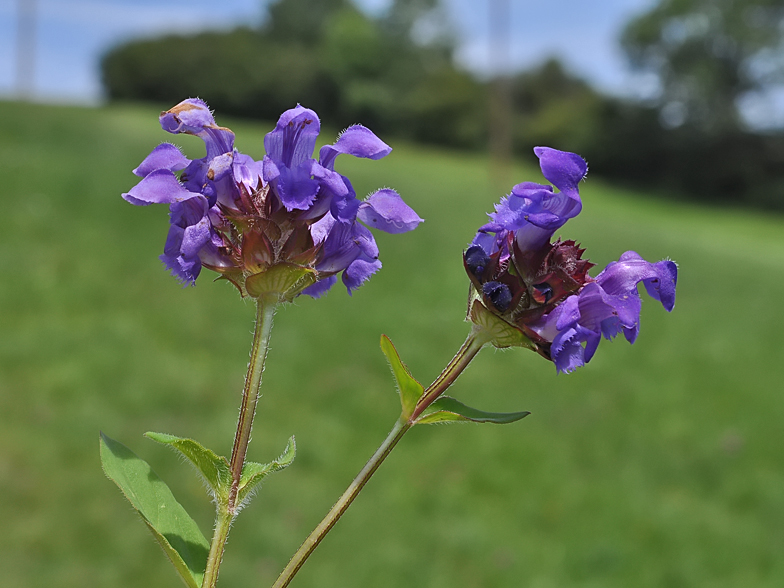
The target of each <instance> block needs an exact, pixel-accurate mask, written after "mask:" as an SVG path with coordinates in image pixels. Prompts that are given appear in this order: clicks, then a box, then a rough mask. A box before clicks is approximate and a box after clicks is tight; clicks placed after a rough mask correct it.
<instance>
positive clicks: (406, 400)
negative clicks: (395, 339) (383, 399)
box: [381, 335, 425, 419]
mask: <svg viewBox="0 0 784 588" xmlns="http://www.w3.org/2000/svg"><path fill="white" fill-rule="evenodd" d="M381 351H383V352H384V355H386V356H387V361H388V362H389V367H390V368H392V375H394V376H395V381H396V382H397V390H398V392H399V393H400V404H401V405H402V407H403V418H404V419H407V418H408V417H410V416H411V415H412V414H413V412H414V408H415V407H416V404H417V402H419V399H420V398H421V397H422V393H423V392H424V390H425V389H424V387H423V386H422V384H420V383H419V382H417V381H416V380H415V379H414V377H413V376H412V375H411V372H409V371H408V368H407V367H406V366H405V364H404V363H403V362H402V361H401V360H400V356H399V355H398V353H397V349H395V346H394V345H393V344H392V341H390V339H389V337H387V336H386V335H381Z"/></svg>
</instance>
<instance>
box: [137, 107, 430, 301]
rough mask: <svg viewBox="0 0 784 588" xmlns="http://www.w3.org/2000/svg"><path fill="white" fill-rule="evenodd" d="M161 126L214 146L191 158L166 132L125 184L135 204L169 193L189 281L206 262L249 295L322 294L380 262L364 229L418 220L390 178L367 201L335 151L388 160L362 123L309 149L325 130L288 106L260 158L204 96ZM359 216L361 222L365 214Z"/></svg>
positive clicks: (172, 254) (170, 255) (399, 227)
mask: <svg viewBox="0 0 784 588" xmlns="http://www.w3.org/2000/svg"><path fill="white" fill-rule="evenodd" d="M160 122H161V126H162V127H163V129H164V130H166V131H168V132H170V133H173V134H179V133H184V134H188V135H195V136H197V137H199V138H201V139H202V140H203V141H204V144H205V147H206V151H207V153H206V156H205V157H203V158H201V159H196V160H190V159H188V158H186V157H185V156H184V155H183V153H182V152H181V151H180V150H179V149H178V148H177V147H175V146H174V145H171V144H169V143H163V144H161V145H159V146H158V147H156V148H155V149H154V150H153V151H152V153H150V155H149V156H147V158H146V159H145V160H144V161H143V162H142V163H141V164H140V165H139V167H138V168H136V169H135V170H134V173H135V174H136V175H137V176H140V177H141V178H142V180H141V181H140V182H139V183H138V184H137V185H136V186H134V187H133V188H132V189H131V190H129V191H128V193H126V194H123V198H125V199H126V200H127V201H128V202H130V203H131V204H136V205H147V204H168V205H169V216H170V220H171V225H170V228H169V234H168V237H167V239H166V244H165V246H164V252H163V255H162V256H161V260H162V261H163V263H164V264H165V265H166V267H167V268H169V270H170V271H171V272H172V274H173V275H174V276H175V277H176V278H178V279H179V280H180V281H182V282H183V283H185V284H193V283H194V282H195V280H196V278H197V277H198V275H199V273H200V271H201V268H202V267H206V268H208V269H211V270H213V271H216V272H218V273H219V274H221V276H222V277H224V278H226V279H228V280H230V281H231V282H232V283H233V284H234V285H235V286H237V288H238V289H239V290H240V292H241V293H242V295H243V296H253V297H257V296H262V295H265V294H276V295H278V296H279V297H280V299H282V300H291V299H292V298H294V297H295V296H297V295H299V294H301V293H302V294H308V295H310V296H314V297H318V296H321V295H322V294H324V293H325V292H326V291H327V290H329V289H330V288H331V287H332V286H333V285H334V284H335V282H336V281H337V275H338V274H340V273H341V272H342V279H343V283H344V284H345V286H346V287H347V289H348V292H349V294H351V292H352V291H353V290H355V289H356V288H358V287H359V286H360V285H361V284H362V283H363V282H365V281H366V280H367V279H368V278H369V277H370V276H371V275H372V274H373V273H375V272H376V271H377V270H378V269H379V268H380V267H381V262H380V261H379V259H378V247H377V246H376V242H375V239H374V238H373V234H372V233H371V232H370V231H369V230H368V229H367V227H366V226H365V225H367V226H369V227H371V228H377V229H380V230H382V231H385V232H388V233H402V232H406V231H410V230H413V229H414V228H416V227H417V225H419V223H420V222H422V219H421V218H419V216H418V215H417V214H416V213H415V212H414V211H413V210H412V209H411V208H410V207H409V206H408V205H407V204H406V203H405V202H403V200H402V199H401V198H400V196H399V195H398V193H397V192H395V191H394V190H391V189H382V190H378V191H376V192H374V193H373V194H371V195H370V196H368V197H367V198H366V199H365V200H359V199H358V198H357V195H356V193H355V192H354V189H353V187H352V185H351V182H350V181H349V179H348V178H347V177H345V176H343V175H341V174H340V173H338V172H337V171H335V169H334V166H335V159H336V158H337V156H338V155H340V154H349V155H353V156H355V157H363V158H367V159H380V158H382V157H384V156H386V155H388V154H389V152H390V151H391V150H392V149H391V148H390V147H389V146H388V145H386V144H385V143H384V142H383V141H381V140H380V139H379V138H378V137H377V136H376V135H375V134H373V132H372V131H370V130H369V129H367V128H365V127H363V126H361V125H354V126H352V127H349V128H348V129H346V130H345V131H344V132H343V133H342V134H341V135H340V136H339V137H338V140H337V141H336V142H335V143H334V144H332V145H325V146H324V147H322V148H321V151H320V153H319V158H318V160H316V159H313V158H312V154H313V149H314V147H315V144H316V138H317V137H318V134H319V131H320V122H319V118H318V116H317V115H316V113H315V112H313V111H312V110H309V109H307V108H303V107H302V106H297V107H296V108H293V109H291V110H287V111H286V112H284V113H283V115H281V117H280V119H279V120H278V123H277V125H276V127H275V129H274V130H273V131H271V132H270V133H268V134H267V136H266V137H265V139H264V147H265V149H266V152H267V154H266V155H265V156H264V159H263V160H262V161H254V160H253V159H252V158H251V157H249V156H247V155H244V154H242V153H240V152H239V151H237V150H236V149H235V148H234V133H233V132H232V131H231V130H229V129H227V128H224V127H220V126H218V125H217V124H216V123H215V119H214V118H213V116H212V113H211V112H210V110H209V108H208V107H207V105H206V104H205V103H204V102H203V101H202V100H199V99H193V98H192V99H188V100H185V101H183V102H181V103H180V104H178V105H177V106H175V107H174V108H172V109H171V110H167V111H165V112H163V113H161V116H160ZM359 221H361V222H362V223H364V225H363V224H361V223H360V222H359Z"/></svg>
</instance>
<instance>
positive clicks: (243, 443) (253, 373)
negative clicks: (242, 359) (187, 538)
mask: <svg viewBox="0 0 784 588" xmlns="http://www.w3.org/2000/svg"><path fill="white" fill-rule="evenodd" d="M276 305H277V299H276V298H272V297H270V298H264V297H261V298H258V299H257V300H256V327H255V329H254V332H253V346H252V347H251V351H250V362H249V363H248V373H247V374H246V376H245V387H244V389H243V391H242V404H241V405H240V417H239V420H238V422H237V432H236V434H235V435H234V447H233V448H232V451H231V461H230V463H229V470H230V472H231V489H230V491H229V498H228V503H227V504H218V505H217V513H216V518H215V531H214V533H213V535H212V543H211V544H210V553H209V555H208V556H207V569H206V570H205V572H204V581H203V582H202V588H214V587H215V583H216V582H217V581H218V571H219V568H220V564H221V560H222V559H223V550H224V548H225V546H226V540H227V539H228V537H229V529H230V528H231V523H232V521H233V520H234V517H235V516H236V514H237V492H238V490H239V485H240V476H241V475H242V468H243V466H244V465H245V455H246V454H247V452H248V444H249V443H250V435H251V430H252V429H253V417H254V416H255V414H256V404H257V403H258V400H259V388H260V387H261V375H262V373H263V372H264V363H265V361H266V360H267V351H268V350H269V339H270V333H271V331H272V317H273V315H274V314H275V307H276Z"/></svg>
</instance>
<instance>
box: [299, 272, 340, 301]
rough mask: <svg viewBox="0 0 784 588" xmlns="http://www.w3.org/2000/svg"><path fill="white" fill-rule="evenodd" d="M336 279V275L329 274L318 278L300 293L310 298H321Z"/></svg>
mask: <svg viewBox="0 0 784 588" xmlns="http://www.w3.org/2000/svg"><path fill="white" fill-rule="evenodd" d="M337 281H338V277H337V276H336V275H334V274H333V275H331V276H329V277H328V278H324V279H323V280H319V281H318V282H316V283H315V284H313V285H312V286H308V287H307V288H305V289H304V290H303V291H302V293H303V294H306V295H308V296H311V297H312V298H321V297H322V296H323V295H324V294H326V293H327V291H328V290H329V289H330V288H332V286H334V285H335V283H336V282H337Z"/></svg>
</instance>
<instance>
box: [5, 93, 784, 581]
mask: <svg viewBox="0 0 784 588" xmlns="http://www.w3.org/2000/svg"><path fill="white" fill-rule="evenodd" d="M156 115H157V112H156V111H155V110H154V109H152V108H149V107H140V106H118V107H111V108H102V109H83V108H68V107H53V106H43V105H29V104H17V103H9V102H0V161H2V167H1V168H0V169H2V183H1V184H0V193H2V201H3V204H4V206H5V209H4V210H5V212H4V222H3V230H2V232H1V233H0V264H1V265H0V268H1V271H2V274H3V281H2V286H1V287H0V309H1V310H0V333H1V334H2V337H1V338H0V350H1V351H0V530H1V531H2V532H0V584H2V586H4V587H8V588H17V587H19V588H22V587H24V588H44V587H47V588H48V587H79V588H92V587H102V588H103V587H107V586H111V587H114V586H117V587H123V588H125V587H128V588H132V587H144V588H155V587H164V586H166V587H168V586H175V585H178V582H179V580H178V579H177V577H176V575H175V573H174V571H173V570H172V569H170V565H169V563H168V562H167V561H166V560H165V558H164V556H163V555H162V554H161V553H160V550H159V548H158V547H157V545H156V544H155V543H154V541H153V539H152V538H151V537H150V536H149V535H148V532H147V530H146V529H145V528H144V525H143V524H142V523H141V522H140V521H139V520H138V519H137V517H136V515H135V514H134V513H133V511H132V509H131V508H130V507H129V505H127V504H126V503H125V501H124V499H123V497H122V496H121V494H120V492H119V491H118V490H117V488H116V487H115V486H114V485H113V484H112V483H111V482H110V481H109V480H108V479H106V478H105V477H104V476H103V474H102V472H101V468H100V464H99V460H98V431H99V430H103V431H105V432H106V433H107V434H108V435H110V436H112V437H114V438H116V439H119V440H121V441H122V442H123V443H125V444H126V445H128V446H129V447H131V448H132V449H133V450H134V451H135V452H137V453H138V454H140V455H141V456H142V457H144V458H145V459H147V460H148V461H149V462H150V463H151V464H152V465H153V467H154V468H155V469H156V471H157V472H158V473H159V474H160V475H161V476H162V477H163V478H164V480H166V481H167V482H168V483H169V484H170V486H171V487H172V489H173V491H174V493H175V495H176V496H177V497H178V498H179V500H180V501H181V502H182V503H183V504H184V505H185V506H186V508H188V510H189V511H190V512H191V513H192V514H193V516H194V517H195V518H196V520H197V521H198V522H199V523H200V524H201V526H202V529H203V531H204V532H205V534H206V535H207V536H209V534H210V529H211V525H212V507H211V505H210V504H209V502H208V501H207V498H206V493H205V492H204V491H203V488H202V486H201V483H200V482H199V481H198V480H197V478H196V475H195V474H194V473H193V472H191V471H189V468H188V466H186V465H184V464H182V463H180V462H179V460H178V459H177V457H176V456H175V455H174V454H172V453H170V452H168V451H167V450H166V449H165V448H163V447H161V446H159V445H156V444H154V443H152V442H150V441H148V440H146V439H144V438H143V437H142V433H144V432H145V431H148V430H155V431H165V432H169V433H173V434H177V435H182V436H191V437H195V438H197V439H199V440H200V441H201V442H203V443H204V444H206V445H208V446H210V447H212V448H213V449H215V450H216V451H218V452H221V453H224V454H225V453H228V452H229V451H230V446H231V441H232V436H233V430H234V425H235V419H236V416H237V407H238V405H239V397H240V391H241V386H242V380H243V376H244V370H245V365H246V362H247V357H248V346H249V344H250V332H251V328H252V319H253V307H252V305H251V304H250V303H245V302H243V301H241V300H240V299H239V297H238V296H237V295H236V293H235V291H234V290H233V289H232V288H231V287H230V286H229V285H227V284H225V283H216V284H213V283H211V282H210V278H211V276H210V272H207V271H205V273H204V275H203V277H202V278H200V280H199V284H198V285H197V286H196V287H195V288H187V289H182V288H181V287H180V286H179V285H178V284H177V283H176V281H175V280H174V279H173V278H171V277H170V276H169V275H168V274H167V273H166V272H165V271H164V269H163V267H162V266H161V264H160V263H159V262H158V261H157V256H158V255H159V253H160V252H161V250H162V247H163V241H164V239H165V234H166V230H167V225H168V219H167V211H166V209H165V207H162V206H157V207H156V206H152V207H148V208H135V207H132V206H130V205H129V204H127V203H126V202H124V201H123V200H122V199H121V198H120V193H121V192H123V191H127V189H128V188H130V187H131V186H132V185H133V184H134V182H135V177H134V176H133V175H131V173H130V170H131V169H132V168H134V167H135V166H136V165H137V164H138V163H139V162H140V161H141V160H142V159H143V158H144V157H145V156H146V155H147V153H148V152H149V151H150V150H151V149H152V147H154V146H155V145H156V144H158V143H159V142H161V141H164V140H169V139H170V136H168V135H166V134H165V133H164V132H163V131H161V130H160V129H159V127H158V124H157V117H156ZM218 122H219V123H221V124H226V125H228V126H231V127H232V128H233V129H234V130H235V132H236V133H237V137H238V140H237V144H238V148H239V149H240V150H242V151H244V152H247V153H249V154H251V155H253V156H254V157H256V158H257V159H258V158H260V157H261V155H262V153H263V136H264V133H265V132H266V131H268V130H269V129H270V126H269V125H259V124H250V123H246V122H241V121H232V120H226V119H224V118H221V117H220V113H218ZM332 138H333V135H332V134H331V133H325V134H324V136H323V139H324V140H325V141H331V140H332ZM177 142H178V144H181V145H182V146H183V147H185V148H186V150H187V151H188V152H189V153H191V154H192V155H194V156H201V155H200V149H202V146H201V144H200V141H199V140H198V139H195V138H192V137H178V138H177ZM393 147H395V151H393V153H392V154H391V155H390V156H389V157H387V158H386V159H384V160H382V161H379V162H371V161H365V160H355V159H353V158H350V157H346V156H344V157H342V158H341V159H340V160H339V161H338V168H339V169H340V171H342V172H343V173H345V174H347V175H349V176H350V177H351V179H352V182H353V183H354V186H355V188H356V189H357V193H358V194H360V195H363V194H366V193H368V192H370V191H371V190H373V189H375V188H377V187H380V186H383V185H386V186H392V187H395V188H396V189H398V191H399V192H400V193H401V194H402V195H403V196H404V198H405V199H406V201H407V202H408V203H409V204H411V205H412V206H413V207H414V208H415V209H416V210H417V211H418V212H419V213H420V215H421V216H423V217H424V218H425V219H426V222H425V223H424V224H423V225H422V226H421V227H420V228H418V229H417V230H416V231H415V232H414V233H411V234H406V235H397V236H388V235H383V234H382V235H377V238H378V241H379V246H380V248H381V256H382V260H383V262H384V268H383V269H382V270H381V271H380V272H379V273H378V274H377V275H376V276H374V277H373V279H372V280H371V281H370V282H369V283H368V284H366V285H365V286H363V287H362V288H361V289H360V290H358V291H357V292H356V293H355V295H354V296H353V297H351V298H349V297H348V296H347V295H346V293H345V291H344V290H343V289H342V287H336V288H335V289H334V290H333V291H332V292H331V293H330V294H329V295H328V296H327V297H326V298H325V299H321V300H315V301H314V300H311V299H309V298H304V297H303V298H301V299H298V300H297V302H296V303H295V304H294V305H291V306H289V307H287V308H284V309H282V310H281V311H280V312H279V313H278V315H277V318H276V325H275V329H274V332H273V339H272V349H271V352H270V356H269V363H268V367H267V370H266V372H265V375H264V385H263V392H264V397H263V398H262V400H261V402H260V405H259V413H258V416H257V420H256V428H255V436H254V439H253V443H252V444H251V448H250V452H249V457H250V459H254V460H257V461H266V460H269V459H270V458H272V457H275V456H277V455H278V454H279V453H280V451H281V450H282V449H283V447H284V445H285V443H286V439H287V438H288V436H289V435H291V434H295V435H296V437H297V444H298V448H299V454H298V456H297V459H296V461H295V463H294V465H293V466H292V467H291V468H289V469H288V470H286V471H285V472H283V473H280V474H277V475H276V476H274V477H272V478H270V479H269V481H268V482H266V484H265V486H264V488H263V489H262V491H261V493H260V495H259V496H258V497H257V498H256V499H255V501H254V502H253V503H252V504H251V506H250V507H249V508H248V509H246V511H245V512H244V513H243V515H242V516H241V517H240V518H239V519H238V521H237V523H236V524H235V527H234V530H233V532H232V535H231V537H230V540H229V544H228V549H227V554H226V557H225V559H224V566H223V570H222V573H221V582H220V585H222V586H226V587H231V586H243V587H252V586H258V587H260V588H263V587H265V586H269V585H270V584H271V583H272V581H273V580H274V578H275V577H276V576H277V574H278V572H279V571H280V570H281V569H282V568H283V566H284V565H285V563H286V561H287V560H288V557H289V556H290V555H291V554H292V553H293V552H294V551H295V550H296V548H297V547H298V545H299V543H300V542H301V541H302V540H303V539H304V538H305V536H306V535H307V534H308V533H309V532H310V530H311V529H312V528H313V527H314V526H315V525H316V523H317V522H318V521H319V520H321V517H322V516H323V515H324V514H325V513H326V511H327V510H328V509H329V507H330V506H331V505H332V503H333V502H334V500H335V499H336V498H337V497H338V496H339V494H340V493H341V492H342V491H343V489H344V488H345V486H346V485H347V484H348V482H349V481H350V480H351V479H352V478H353V476H354V475H355V474H356V472H357V471H358V470H359V468H360V467H361V466H362V465H363V464H364V462H365V460H366V459H367V458H368V457H369V456H370V455H371V453H372V452H373V450H374V449H375V447H376V446H377V445H378V443H380V442H381V440H382V439H383V438H384V437H385V435H386V433H387V431H388V429H389V428H390V427H391V426H392V424H393V422H394V420H395V418H396V417H397V414H398V412H399V406H398V401H397V398H396V394H395V392H394V388H393V384H392V380H391V377H390V375H389V373H388V368H387V364H386V361H385V360H384V358H383V356H382V354H381V352H380V351H379V349H378V341H379V336H380V335H381V334H382V333H386V334H387V335H389V336H390V337H391V339H392V340H393V341H394V342H395V344H396V345H397V348H398V350H399V352H400V353H401V355H402V357H403V359H404V361H406V363H407V364H408V365H409V367H410V368H411V370H412V372H413V373H414V375H415V376H416V377H417V378H418V379H420V380H421V381H423V382H425V381H426V382H429V381H431V380H432V379H433V378H434V377H435V376H436V375H437V374H438V372H439V371H440V369H441V368H442V367H443V365H445V363H446V362H447V361H448V360H449V358H450V357H451V356H452V354H453V353H454V351H456V350H457V348H458V347H459V345H460V344H461V343H462V341H463V339H464V337H465V334H466V333H467V325H466V324H465V323H463V322H462V319H463V316H464V312H465V308H464V305H465V298H466V292H467V279H466V277H465V275H464V272H463V268H462V261H461V252H462V249H463V247H464V246H465V244H466V243H467V242H468V241H469V240H470V239H471V238H472V236H473V233H474V231H475V230H476V228H477V227H478V226H479V225H480V224H481V223H483V222H484V219H485V213H486V212H487V211H489V210H491V209H492V205H493V203H494V202H495V201H497V199H498V197H499V196H500V194H496V193H494V192H493V190H492V189H491V187H490V186H491V185H492V182H491V181H490V178H489V176H488V165H487V161H486V160H485V159H483V158H482V157H479V156H475V155H470V154H463V153H451V152H446V151H436V150H429V149H424V148H420V147H414V146H407V145H399V146H398V145H395V144H393ZM554 147H557V146H554ZM583 155H585V156H586V157H587V158H588V160H589V161H590V154H589V153H587V154H583ZM535 163H536V160H535V157H534V156H533V154H532V155H531V157H530V159H529V160H528V161H527V162H525V166H524V167H520V168H516V169H515V170H514V176H513V180H514V181H515V182H519V181H523V180H534V181H538V180H540V175H539V172H538V169H536V168H535V167H534V166H535ZM510 187H511V186H510ZM582 193H583V200H584V209H583V213H582V214H581V215H580V217H578V218H577V219H575V220H573V221H570V222H569V223H568V225H566V227H565V228H564V229H562V231H561V234H562V235H563V236H564V237H568V238H574V239H577V240H578V241H580V242H582V244H583V245H584V246H586V247H587V248H588V255H589V256H590V257H591V259H592V260H593V261H594V262H596V263H597V264H598V265H599V266H600V267H603V266H604V265H605V264H606V263H608V262H609V261H612V260H613V259H617V257H618V256H619V255H620V254H621V253H622V252H623V251H625V250H627V249H634V250H636V251H638V252H639V253H640V254H641V255H643V256H644V257H645V258H647V259H649V260H657V259H661V258H663V257H666V256H670V257H672V258H673V259H675V260H676V261H677V262H678V263H679V265H680V272H681V273H680V281H679V285H678V299H677V303H676V306H675V310H674V312H673V313H672V314H671V315H668V314H667V313H666V312H665V311H664V310H663V309H662V308H661V306H660V305H659V304H658V303H657V302H655V301H652V300H651V299H649V298H647V297H646V300H645V301H644V304H643V314H642V328H641V334H640V338H639V340H638V342H637V343H636V344H635V345H634V346H629V345H628V344H627V343H626V342H625V341H623V340H622V339H621V340H616V341H614V342H611V343H610V342H606V341H604V342H602V344H601V345H600V349H599V352H598V353H597V355H596V357H595V358H594V360H593V361H592V362H591V364H590V365H589V366H588V367H586V368H583V369H580V370H578V371H577V372H575V373H574V374H570V375H566V376H565V375H558V376H557V375H556V373H555V370H554V368H553V366H552V364H548V363H547V362H545V361H544V360H542V359H541V358H540V357H538V356H536V355H535V354H533V353H530V352H525V351H522V350H513V351H507V352H494V351H484V352H483V353H482V354H481V355H480V356H479V358H478V359H477V360H476V361H475V362H474V363H473V364H472V365H471V367H470V368H469V370H467V372H466V373H465V374H464V376H463V377H462V378H461V379H460V380H459V381H458V383H457V384H456V385H455V387H454V388H453V389H452V393H453V395H455V396H457V397H458V398H460V399H461V400H463V401H464V402H466V403H468V404H470V405H472V406H476V407H477V408H482V409H486V410H496V411H512V410H531V411H532V412H533V414H532V415H531V416H530V417H528V418H526V419H524V420H523V421H521V422H519V423H517V424H514V425H509V426H504V427H500V426H490V425H487V426H468V425H457V426H451V427H449V426H442V427H418V428H417V429H415V430H413V431H412V432H411V433H410V434H409V435H408V436H407V437H406V438H405V439H404V440H403V442H402V443H401V445H400V446H399V447H398V449H396V450H395V452H394V453H393V454H392V456H391V457H390V459H389V460H388V461H387V463H385V464H384V466H383V467H382V468H381V470H379V472H378V473H377V475H376V477H375V478H374V479H373V480H372V481H371V482H370V484H369V485H368V486H367V488H366V490H365V491H364V493H363V494H362V495H361V496H360V498H359V499H358V501H357V502H356V503H355V505H354V506H353V507H352V509H351V510H350V511H349V512H348V514H347V515H346V516H345V517H344V518H343V520H341V522H340V523H339V524H338V526H337V527H336V528H335V530H334V531H333V532H332V533H331V534H330V535H329V536H328V538H327V539H326V540H325V541H324V543H323V544H322V546H321V547H320V548H319V550H318V551H317V552H316V553H315V555H314V556H313V557H312V558H311V559H310V561H309V562H308V563H307V564H306V566H305V567H304V568H303V570H302V571H301V573H300V574H299V575H298V576H297V578H296V580H295V581H294V583H293V584H292V586H293V587H295V588H307V587H314V588H315V587H318V588H338V587H341V588H343V587H352V586H357V587H359V586H367V587H371V586H372V587H374V588H387V587H389V588H392V587H402V586H406V587H409V586H410V587H422V588H447V587H449V588H453V587H460V588H471V587H517V586H525V587H531V588H549V587H578V586H579V587H586V588H587V587H596V588H600V587H601V588H608V587H624V588H628V587H635V588H637V587H639V588H648V587H650V588H653V587H661V588H665V587H666V588H678V587H708V586H710V587H711V588H722V587H728V588H729V587H737V586H755V587H758V588H763V587H771V588H772V587H780V586H782V585H784V398H782V381H784V352H783V347H784V346H783V345H782V333H784V311H783V310H782V309H781V308H780V307H779V304H781V301H782V300H783V299H784V218H782V217H781V216H775V215H771V214H764V213H758V212H746V211H743V210H739V209H738V210H734V209H712V208H702V207H697V206H693V205H690V204H685V203H681V202H678V201H677V200H676V199H670V200H657V199H653V198H651V197H647V196H645V195H641V194H632V193H630V192H627V191H624V190H621V189H617V188H613V187H611V186H608V185H605V184H603V183H602V182H601V181H599V180H597V179H596V178H591V177H590V176H589V179H588V181H587V182H586V183H584V184H583V188H582Z"/></svg>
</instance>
